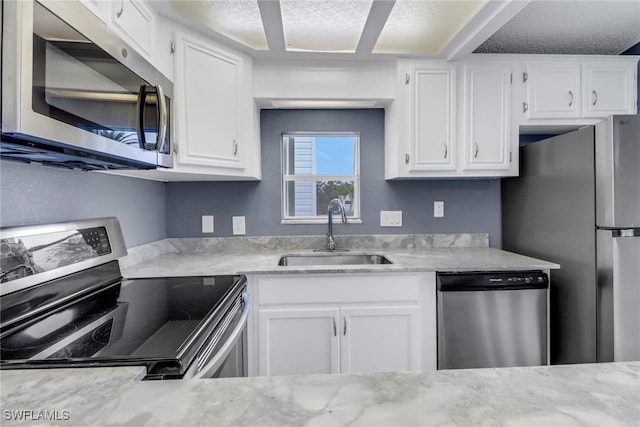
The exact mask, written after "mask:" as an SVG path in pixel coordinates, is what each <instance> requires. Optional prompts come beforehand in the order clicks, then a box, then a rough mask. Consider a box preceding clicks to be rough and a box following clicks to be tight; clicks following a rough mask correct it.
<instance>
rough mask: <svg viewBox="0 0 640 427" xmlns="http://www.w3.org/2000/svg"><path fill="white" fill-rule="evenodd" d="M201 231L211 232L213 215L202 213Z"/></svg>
mask: <svg viewBox="0 0 640 427" xmlns="http://www.w3.org/2000/svg"><path fill="white" fill-rule="evenodd" d="M202 232H203V233H213V215H202Z"/></svg>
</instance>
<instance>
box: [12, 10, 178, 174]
mask: <svg viewBox="0 0 640 427" xmlns="http://www.w3.org/2000/svg"><path fill="white" fill-rule="evenodd" d="M3 7H4V10H3V17H2V18H3V26H4V30H3V37H2V60H3V70H2V134H3V135H6V136H8V137H12V138H14V139H15V140H17V141H18V142H20V141H28V142H25V143H24V144H23V145H24V147H23V150H22V151H21V150H20V147H18V146H17V144H15V143H14V139H12V140H11V142H12V144H11V146H10V147H9V146H8V147H4V148H6V149H3V150H2V154H3V156H4V157H8V158H14V159H16V160H20V156H21V155H22V156H24V157H25V158H24V160H31V161H43V162H47V163H52V164H55V163H56V159H55V157H53V156H55V154H52V153H66V152H64V151H62V149H68V150H72V151H69V152H70V153H76V154H80V155H81V156H82V155H84V156H85V157H89V158H91V157H92V156H95V155H99V156H106V157H107V158H113V159H121V161H122V162H123V164H127V163H126V162H128V164H130V165H132V166H133V167H137V168H140V169H150V168H155V167H157V166H165V167H171V166H172V165H173V160H172V158H171V153H172V150H171V130H170V128H169V126H170V118H171V97H172V92H173V85H172V83H171V82H170V81H169V80H168V79H166V78H165V77H164V76H162V74H161V73H159V72H158V71H157V69H155V68H154V67H153V66H152V65H151V64H150V63H149V62H148V61H147V60H145V59H144V58H143V57H142V56H140V55H139V54H137V53H136V52H135V51H134V50H133V49H131V48H129V47H128V46H126V45H125V44H124V43H123V42H122V41H121V40H120V39H119V38H118V37H117V36H116V35H115V34H114V33H112V32H111V30H109V29H108V28H107V26H105V25H104V24H103V23H102V22H101V21H100V20H99V19H98V18H97V17H95V16H94V15H93V14H92V13H91V12H90V11H89V10H88V9H87V8H86V7H85V6H83V5H82V3H80V2H48V1H46V0H40V2H37V1H8V2H3ZM36 148H41V149H42V152H41V151H37V150H36ZM46 148H49V150H48V151H45V149H46ZM45 152H46V153H47V154H42V153H45ZM38 156H41V157H42V159H40V158H38ZM49 156H52V157H51V158H50V157H49ZM59 157H60V158H61V159H62V158H63V156H62V154H60V156H59ZM60 162H62V160H60Z"/></svg>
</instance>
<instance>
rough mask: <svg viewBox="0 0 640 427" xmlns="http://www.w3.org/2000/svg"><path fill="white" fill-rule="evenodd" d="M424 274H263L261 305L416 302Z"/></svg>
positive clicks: (258, 281)
mask: <svg viewBox="0 0 640 427" xmlns="http://www.w3.org/2000/svg"><path fill="white" fill-rule="evenodd" d="M421 277H422V276H421V275H419V274H415V273H414V274H411V273H397V274H396V273H391V274H317V275H310V274H288V275H278V276H261V277H259V278H258V280H257V289H258V304H259V305H264V304H294V303H349V302H355V303H368V302H394V301H417V300H418V293H419V291H418V290H419V285H420V282H421Z"/></svg>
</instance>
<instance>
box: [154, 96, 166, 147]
mask: <svg viewBox="0 0 640 427" xmlns="http://www.w3.org/2000/svg"><path fill="white" fill-rule="evenodd" d="M156 96H157V97H158V137H157V139H156V151H159V152H161V153H164V152H165V151H166V150H165V138H166V136H167V125H168V123H169V117H168V114H167V101H166V99H165V97H164V89H162V86H160V85H158V86H156Z"/></svg>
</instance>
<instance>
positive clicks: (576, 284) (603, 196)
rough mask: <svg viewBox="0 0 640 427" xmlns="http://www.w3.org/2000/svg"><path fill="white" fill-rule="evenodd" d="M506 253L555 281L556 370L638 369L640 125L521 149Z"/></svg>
mask: <svg viewBox="0 0 640 427" xmlns="http://www.w3.org/2000/svg"><path fill="white" fill-rule="evenodd" d="M520 150H521V152H520V159H521V165H520V176H519V177H517V178H509V179H503V180H502V238H503V249H505V250H509V251H513V252H518V253H522V254H525V255H530V256H534V257H537V258H542V259H545V260H547V261H552V262H556V263H558V264H560V265H561V268H560V269H559V270H553V271H552V272H551V278H550V280H551V284H550V291H549V295H550V353H551V363H556V364H557V363H587V362H606V361H628V360H640V116H631V115H627V116H612V117H609V119H607V120H604V121H602V122H600V123H598V124H596V125H595V126H588V127H584V128H581V129H579V130H576V131H573V132H570V133H566V134H563V135H559V136H555V137H553V138H549V139H546V140H544V141H539V142H536V143H532V144H529V145H526V146H523V147H521V149H520Z"/></svg>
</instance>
